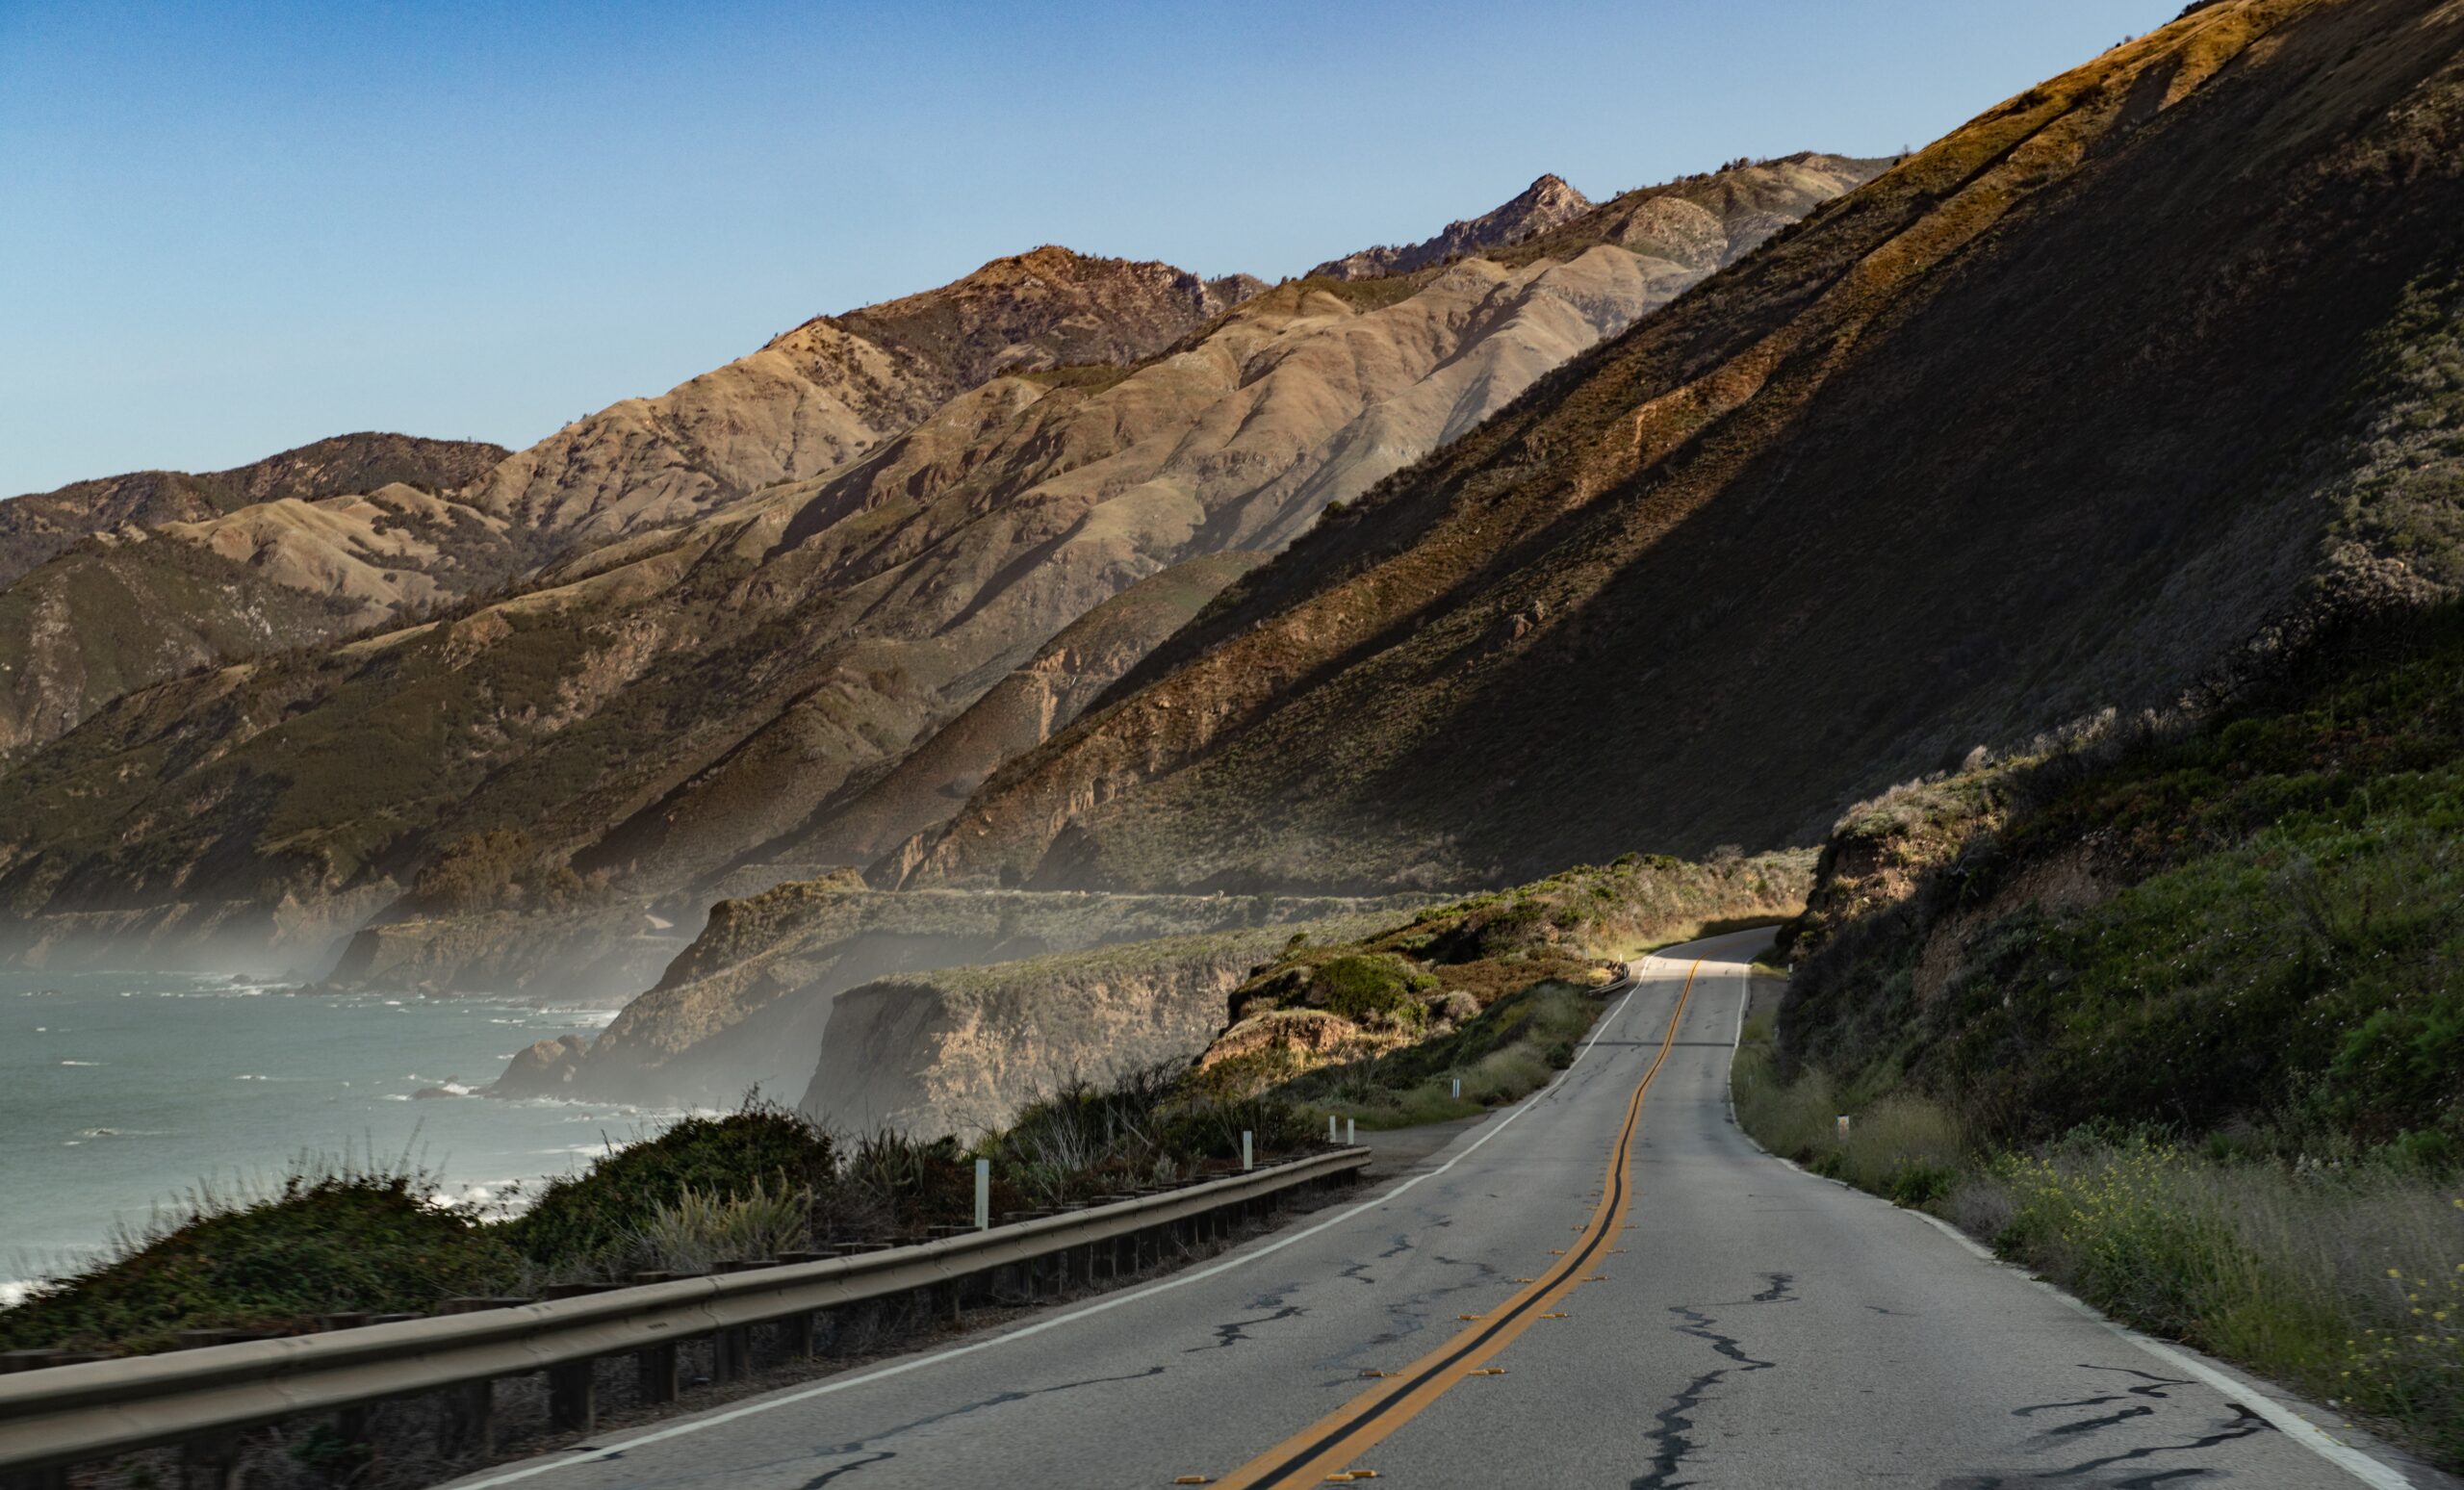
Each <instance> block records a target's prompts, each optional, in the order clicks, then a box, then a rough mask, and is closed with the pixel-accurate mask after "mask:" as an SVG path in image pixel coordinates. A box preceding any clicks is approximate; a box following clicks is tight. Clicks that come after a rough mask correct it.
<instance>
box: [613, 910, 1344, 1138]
mask: <svg viewBox="0 0 2464 1490" xmlns="http://www.w3.org/2000/svg"><path fill="white" fill-rule="evenodd" d="M1389 904H1391V903H1389ZM1385 908H1386V907H1385V906H1382V905H1381V903H1376V902H1366V903H1365V902H1357V901H1344V900H1328V899H1314V900H1313V899H1291V898H1285V897H1278V896H1255V897H1247V898H1242V899H1232V898H1227V897H1224V896H1217V895H1038V894H1031V893H1027V892H1023V891H1014V890H1012V891H1004V890H990V891H985V892H981V893H978V892H972V891H967V892H953V893H939V892H928V893H923V894H894V893H888V892H885V891H880V890H869V889H865V888H862V887H861V886H860V882H859V881H856V880H855V879H854V878H853V877H852V876H849V877H842V878H835V879H832V880H826V881H822V882H818V883H813V884H794V885H783V886H778V887H777V888H775V889H773V890H770V891H768V892H767V893H764V894H761V895H756V896H753V897H751V898H749V899H745V900H735V901H722V902H720V903H719V904H718V905H716V906H713V907H712V908H711V909H710V915H709V921H708V924H707V925H706V926H705V927H704V929H703V932H702V935H701V936H700V937H698V938H695V939H694V941H693V944H692V945H691V946H690V947H688V948H687V949H686V950H685V952H684V953H683V954H682V955H680V957H678V958H677V960H676V961H675V962H674V963H672V964H670V966H669V967H668V970H667V973H666V975H665V976H664V977H663V978H661V979H660V980H659V983H658V986H657V987H655V988H654V989H651V990H650V991H649V992H647V993H644V994H642V995H640V996H639V997H637V998H635V999H634V1000H633V1001H632V1002H631V1003H629V1004H628V1005H627V1006H626V1007H625V1010H624V1012H623V1013H622V1014H620V1015H617V1016H616V1019H615V1021H614V1022H613V1023H611V1024H609V1025H608V1027H607V1029H606V1030H605V1031H604V1032H603V1034H602V1035H601V1036H600V1038H599V1040H598V1041H597V1042H596V1043H595V1044H594V1045H593V1046H592V1048H591V1052H590V1055H589V1057H588V1059H587V1060H586V1061H585V1062H584V1063H583V1066H582V1068H581V1071H580V1074H579V1076H578V1085H579V1089H580V1090H581V1091H583V1092H587V1093H588V1094H590V1095H592V1096H597V1097H616V1098H623V1099H627V1100H656V1101H664V1102H727V1101H733V1100H736V1099H738V1098H741V1097H742V1096H743V1094H744V1093H745V1092H746V1091H748V1090H749V1089H751V1088H753V1087H756V1086H758V1087H760V1088H761V1089H762V1090H763V1091H765V1092H770V1093H772V1094H774V1095H782V1096H783V1095H786V1094H789V1093H792V1092H799V1091H802V1090H803V1089H804V1086H805V1084H806V1082H807V1079H808V1078H809V1076H810V1075H811V1073H812V1063H813V1060H814V1055H815V1052H817V1051H818V1050H819V1049H820V1048H821V1045H822V1039H823V1034H822V1032H823V1029H824V1027H825V1026H826V1025H827V1024H828V1022H829V1020H830V1017H831V1007H832V1004H833V1002H834V1000H835V999H836V998H837V997H838V995H840V994H841V993H843V992H844V991H845V990H847V989H851V988H855V987H857V986H858V985H860V984H863V983H867V982H870V981H872V980H874V979H878V978H883V977H887V976H890V975H893V974H901V973H909V972H919V971H929V970H932V969H936V968H943V967H951V966H957V965H961V964H967V963H991V962H1005V961H1010V960H1014V959H1027V958H1036V957H1042V956H1047V955H1050V954H1054V953H1060V952H1076V951H1081V950H1085V949H1088V948H1093V947H1103V946H1109V945H1112V944H1115V943H1118V942H1129V941H1147V940H1155V939H1159V938H1172V937H1191V936H1198V937H1203V936H1210V935H1217V934H1221V933H1227V932H1236V931H1238V932H1247V931H1253V930H1256V929H1258V928H1261V927H1281V928H1284V930H1283V932H1282V934H1281V935H1282V936H1283V937H1285V938H1288V937H1289V936H1290V935H1291V926H1292V925H1293V924H1294V923H1298V922H1304V921H1310V920H1316V919H1322V918H1324V917H1327V916H1329V915H1342V914H1350V913H1359V912H1364V911H1369V910H1377V909H1385ZM1277 944H1278V945H1279V944H1280V942H1279V941H1278V943H1277Z"/></svg>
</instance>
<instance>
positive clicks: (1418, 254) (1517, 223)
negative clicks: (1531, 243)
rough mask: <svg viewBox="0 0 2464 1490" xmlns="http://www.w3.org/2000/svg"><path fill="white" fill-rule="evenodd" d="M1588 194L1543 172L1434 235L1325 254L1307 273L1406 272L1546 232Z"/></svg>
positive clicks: (1578, 208)
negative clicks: (1328, 256)
mask: <svg viewBox="0 0 2464 1490" xmlns="http://www.w3.org/2000/svg"><path fill="white" fill-rule="evenodd" d="M1591 207H1592V203H1591V198H1589V197H1587V196H1585V195H1583V194H1582V193H1580V192H1578V191H1576V190H1575V189H1574V188H1573V186H1571V185H1569V184H1568V183H1567V181H1566V179H1565V178H1564V177H1563V176H1557V175H1545V176H1542V177H1541V178H1540V179H1539V180H1537V181H1534V182H1532V183H1531V184H1530V185H1529V186H1527V187H1526V188H1524V189H1523V193H1522V194H1521V195H1519V196H1517V197H1515V198H1514V199H1513V200H1512V201H1510V202H1507V203H1505V204H1504V205H1503V206H1501V207H1498V208H1495V209H1493V210H1491V211H1489V212H1485V213H1482V214H1481V215H1480V216H1478V217H1476V218H1464V219H1463V220H1461V221H1459V222H1450V223H1448V224H1447V225H1446V230H1445V231H1444V232H1442V233H1439V234H1438V235H1437V236H1436V237H1434V238H1428V239H1423V240H1422V241H1421V242H1419V243H1417V244H1405V245H1402V246H1391V245H1388V244H1379V245H1378V246H1377V247H1374V248H1364V249H1362V250H1361V251H1360V252H1358V253H1353V254H1347V255H1345V256H1344V257H1343V258H1340V259H1329V260H1327V261H1326V262H1325V263H1323V264H1321V265H1319V266H1318V267H1317V268H1316V269H1313V270H1310V271H1309V276H1310V277H1311V278H1326V279H1376V278H1378V277H1380V276H1382V275H1387V274H1408V273H1410V272H1411V271H1412V270H1417V269H1423V268H1425V267H1427V266H1428V265H1431V264H1442V263H1444V262H1445V261H1447V260H1448V259H1450V258H1454V257H1456V256H1458V255H1461V254H1467V253H1478V252H1481V251H1483V250H1484V249H1490V248H1504V247H1508V246H1510V245H1512V244H1519V243H1521V242H1523V241H1524V240H1525V239H1527V238H1529V237H1531V236H1532V235H1533V234H1535V233H1544V232H1546V231H1548V230H1549V229H1551V228H1553V227H1555V226H1556V225H1557V224H1559V223H1561V222H1566V221H1570V220H1572V219H1573V218H1578V217H1580V216H1582V215H1583V214H1584V213H1587V212H1589V211H1591Z"/></svg>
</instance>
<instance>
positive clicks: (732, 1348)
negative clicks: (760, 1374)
mask: <svg viewBox="0 0 2464 1490" xmlns="http://www.w3.org/2000/svg"><path fill="white" fill-rule="evenodd" d="M752 1370H753V1331H751V1330H749V1329H746V1328H745V1327H744V1326H743V1325H741V1324H739V1325H736V1326H734V1327H733V1328H730V1329H723V1330H720V1331H718V1332H717V1333H715V1334H713V1335H712V1336H711V1337H710V1379H711V1380H713V1381H740V1380H742V1379H743V1378H744V1377H745V1375H746V1374H749V1373H750V1372H751V1371H752Z"/></svg>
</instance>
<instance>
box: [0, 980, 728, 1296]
mask: <svg viewBox="0 0 2464 1490" xmlns="http://www.w3.org/2000/svg"><path fill="white" fill-rule="evenodd" d="M611 1017H612V1015H611V1014H610V1013H608V1012H607V1011H603V1010H577V1009H562V1010H560V1009H552V1008H545V1009H543V1008H532V1007H530V1006H528V1005H525V1004H519V1003H512V1002H501V1001H496V1000H484V999H419V998H393V997H382V996H373V995H370V996H337V995H331V994H312V993H301V992H297V991H295V990H293V989H287V988H283V987H278V986H271V987H269V986H267V985H263V984H250V983H244V982H234V981H233V980H231V979H229V978H218V977H204V976H192V975H185V974H165V973H110V972H80V973H68V972H61V973H19V972H0V1302H6V1301H7V1300H8V1298H10V1297H15V1295H16V1294H17V1293H18V1292H19V1291H20V1289H21V1288H22V1284H23V1282H24V1281H25V1280H28V1279H32V1278H39V1277H46V1276H57V1275H58V1274H59V1273H60V1272H64V1271H66V1270H68V1269H71V1268H73V1267H74V1266H76V1265H77V1264H78V1263H79V1262H80V1261H82V1260H86V1259H90V1258H91V1257H93V1256H95V1255H96V1254H97V1253H98V1252H100V1251H101V1250H102V1249H104V1248H106V1247H107V1246H109V1245H110V1243H111V1241H112V1239H113V1237H114V1236H115V1234H116V1231H118V1230H119V1229H120V1228H124V1227H127V1228H141V1227H143V1226H144V1225H145V1224H146V1223H147V1222H148V1220H149V1218H151V1217H153V1216H154V1215H155V1214H156V1213H157V1210H158V1208H161V1207H172V1206H176V1205H177V1204H178V1203H179V1202H180V1200H181V1198H182V1197H183V1196H184V1195H187V1194H188V1193H190V1192H192V1191H194V1190H195V1189H197V1188H198V1187H199V1186H200V1185H204V1186H208V1187H211V1189H212V1190H213V1191H214V1192H216V1193H218V1194H221V1195H234V1194H246V1193H250V1192H252V1191H262V1190H264V1189H265V1188H266V1187H268V1186H269V1185H272V1184H277V1183H279V1181H280V1179H281V1177H282V1175H283V1174H284V1173H285V1172H286V1171H287V1170H288V1169H289V1168H290V1167H291V1165H292V1164H293V1163H294V1162H295V1160H296V1159H297V1158H298V1157H299V1156H301V1155H303V1154H306V1155H309V1156H312V1157H335V1158H340V1157H345V1156H347V1157H348V1158H350V1159H352V1160H354V1161H357V1162H361V1163H366V1162H368V1161H369V1160H370V1159H371V1158H373V1159H374V1161H375V1162H377V1163H378V1164H392V1163H396V1162H398V1161H403V1160H407V1161H408V1163H409V1164H410V1165H412V1166H413V1167H417V1168H421V1169H426V1170H428V1171H430V1172H432V1173H433V1174H435V1175H436V1176H437V1178H438V1181H439V1192H440V1194H441V1195H446V1196H449V1197H450V1198H452V1199H453V1200H455V1201H456V1202H458V1203H463V1204H469V1205H474V1206H478V1207H482V1208H486V1207H498V1208H503V1207H505V1206H507V1205H508V1204H515V1205H518V1204H519V1203H520V1202H519V1195H520V1191H519V1188H518V1187H521V1186H523V1185H525V1184H526V1183H532V1184H535V1182H536V1181H538V1180H540V1179H542V1178H545V1177H547V1176H550V1175H553V1174H560V1173H564V1172H567V1171H569V1170H571V1169H576V1168H578V1167H579V1166H580V1165H581V1164H583V1163H585V1162H587V1161H588V1159H589V1158H590V1157H591V1156H593V1155H595V1154H598V1153H601V1152H603V1151H604V1149H605V1147H606V1146H607V1145H608V1144H609V1143H617V1144H622V1143H628V1142H629V1141H631V1140H634V1139H637V1138H642V1137H646V1136H648V1135H650V1134H652V1133H655V1132H657V1131H658V1130H659V1129H660V1128H661V1127H663V1126H665V1125H666V1124H667V1123H669V1122H672V1121H673V1120H675V1118H677V1117H679V1116H680V1114H678V1113H675V1112H662V1111H657V1110H653V1109H643V1108H633V1107H626V1106H623V1105H619V1104H610V1103H604V1102H568V1101H549V1100H539V1101H519V1102H514V1101H497V1100H492V1099H488V1098H482V1097H475V1096H468V1095H456V1096H449V1097H442V1098H437V1097H431V1098H419V1097H416V1096H415V1095H414V1093H416V1092H420V1091H422V1090H423V1089H441V1090H445V1091H449V1092H468V1091H469V1090H470V1089H472V1088H475V1087H478V1086H482V1085H484V1084H486V1083H487V1082H490V1081H493V1080H495V1079H496V1077H497V1075H498V1073H499V1072H501V1071H502V1070H503V1068H504V1063H505V1061H506V1060H507V1059H508V1058H509V1057H511V1056H512V1054H513V1053H514V1052H515V1051H517V1050H519V1049H521V1048H522V1047H523V1046H525V1045H526V1044H528V1043H530V1042H531V1041H532V1040H542V1039H546V1038H548V1037H550V1036H553V1035H564V1034H571V1033H574V1032H577V1031H585V1030H594V1029H597V1028H598V1027H600V1026H602V1025H603V1024H605V1023H606V1022H607V1020H608V1019H609V1018H611Z"/></svg>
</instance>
